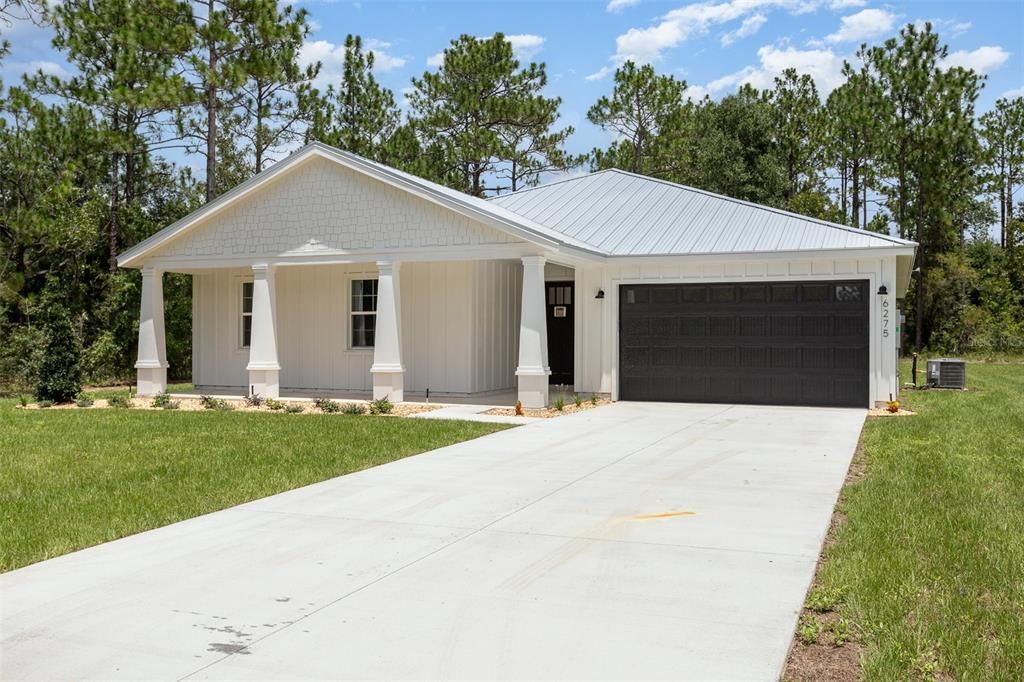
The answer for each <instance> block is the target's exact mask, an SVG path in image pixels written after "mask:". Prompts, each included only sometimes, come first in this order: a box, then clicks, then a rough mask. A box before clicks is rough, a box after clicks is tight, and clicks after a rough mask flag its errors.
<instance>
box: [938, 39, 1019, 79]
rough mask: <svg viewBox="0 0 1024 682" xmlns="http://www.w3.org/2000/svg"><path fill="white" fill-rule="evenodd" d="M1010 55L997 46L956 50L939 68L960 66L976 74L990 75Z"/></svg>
mask: <svg viewBox="0 0 1024 682" xmlns="http://www.w3.org/2000/svg"><path fill="white" fill-rule="evenodd" d="M1009 58H1010V53H1009V52H1007V51H1006V50H1004V49H1003V48H1001V47H999V46H998V45H984V46H982V47H979V48H978V49H977V50H971V51H968V50H957V51H956V52H951V53H950V54H949V56H948V57H946V58H945V59H944V60H943V62H942V64H941V66H942V68H945V69H949V68H952V67H954V66H960V67H963V68H965V69H974V70H975V71H977V72H978V73H990V72H992V71H995V70H996V69H998V68H999V67H1000V66H1002V65H1003V64H1005V63H1006V60H1007V59H1009Z"/></svg>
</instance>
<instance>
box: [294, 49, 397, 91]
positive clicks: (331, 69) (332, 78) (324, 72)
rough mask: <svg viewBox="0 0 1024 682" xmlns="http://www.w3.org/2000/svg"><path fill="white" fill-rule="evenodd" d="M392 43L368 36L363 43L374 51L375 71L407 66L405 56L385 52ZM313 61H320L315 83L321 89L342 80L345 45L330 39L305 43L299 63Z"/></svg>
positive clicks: (300, 51)
mask: <svg viewBox="0 0 1024 682" xmlns="http://www.w3.org/2000/svg"><path fill="white" fill-rule="evenodd" d="M390 45H391V44H390V43H387V42H384V41H381V40H377V39H374V38H368V39H367V40H366V41H365V42H364V43H363V48H364V49H365V50H366V51H367V52H373V69H374V71H379V72H387V71H393V70H394V69H399V68H401V67H403V66H405V63H406V60H405V59H404V58H403V57H395V56H394V55H391V54H388V53H387V52H385V50H384V48H387V47H390ZM313 62H320V64H321V66H320V75H319V76H317V78H316V80H315V81H313V85H314V86H315V87H317V88H319V89H320V90H324V89H326V88H327V86H328V85H329V84H332V83H337V82H338V81H339V80H341V74H342V70H343V69H344V65H345V45H344V44H334V43H332V42H330V41H328V40H312V41H307V42H305V43H303V45H302V49H300V50H299V64H301V65H302V66H306V65H307V64H312V63H313Z"/></svg>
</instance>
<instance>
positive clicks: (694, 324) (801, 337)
mask: <svg viewBox="0 0 1024 682" xmlns="http://www.w3.org/2000/svg"><path fill="white" fill-rule="evenodd" d="M619 301H620V326H621V333H620V334H621V335H620V348H621V350H620V378H619V384H620V397H622V398H623V399H626V400H630V399H632V400H659V401H672V400H676V401H711V402H747V403H768V404H800V405H856V406H864V405H866V404H867V394H868V359H869V353H868V336H867V335H868V302H869V301H868V296H867V282H865V281H840V282H785V283H772V282H763V283H762V282H758V283H737V284H672V285H664V284H660V285H622V287H621V290H620V297H619Z"/></svg>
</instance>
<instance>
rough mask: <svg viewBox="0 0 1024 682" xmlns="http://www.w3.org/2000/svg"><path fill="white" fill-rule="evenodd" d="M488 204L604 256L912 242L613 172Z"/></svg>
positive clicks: (893, 245) (897, 245)
mask: <svg viewBox="0 0 1024 682" xmlns="http://www.w3.org/2000/svg"><path fill="white" fill-rule="evenodd" d="M490 202H491V203H492V204H496V205H498V206H501V207H503V208H506V209H508V210H510V211H513V212H515V213H516V214H518V215H521V216H523V217H524V218H528V219H530V220H533V221H534V222H537V223H540V224H542V225H544V226H545V227H547V228H549V229H551V230H554V231H556V232H558V233H560V234H562V235H564V236H565V237H567V238H572V239H576V240H578V241H581V242H584V243H586V244H588V245H590V246H591V247H592V248H594V249H598V250H600V251H602V252H604V253H607V254H608V255H610V256H659V255H682V254H741V253H742V254H746V253H773V252H792V251H832V250H838V249H873V248H883V249H884V248H900V249H901V250H906V249H907V248H912V247H914V246H916V244H915V243H914V242H909V241H906V240H903V239H898V238H896V237H890V236H889V235H883V234H878V233H875V232H867V231H865V230H860V229H856V228H852V227H848V226H845V225H839V224H836V223H830V222H827V221H824V220H818V219H816V218H809V217H807V216H802V215H799V214H796V213H790V212H788V211H783V210H781V209H777V208H771V207H768V206H761V205H759V204H753V203H750V202H748V201H741V200H739V199H733V198H731V197H727V196H722V195H720V194H714V193H712V192H706V191H704V190H700V189H695V188H693V187H686V186H685V185H677V184H675V183H672V182H667V181H665V180H658V179H656V178H650V177H647V176H643V175H636V174H634V173H629V172H627V171H623V170H618V169H611V170H605V171H599V172H597V173H590V174H588V175H582V176H579V177H575V178H569V179H566V180H562V181H559V182H553V183H549V184H546V185H540V186H539V187H533V188H529V189H524V190H520V191H518V192H513V193H511V194H505V195H501V196H497V197H494V198H492V199H490Z"/></svg>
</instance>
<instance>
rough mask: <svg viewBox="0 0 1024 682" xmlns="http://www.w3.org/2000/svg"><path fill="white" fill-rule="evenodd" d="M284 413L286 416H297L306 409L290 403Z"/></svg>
mask: <svg viewBox="0 0 1024 682" xmlns="http://www.w3.org/2000/svg"><path fill="white" fill-rule="evenodd" d="M284 411H285V412H287V413H288V414H298V413H300V412H305V411H306V408H304V407H303V406H302V405H296V404H295V403H292V404H291V405H289V406H288V407H286V408H284Z"/></svg>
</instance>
